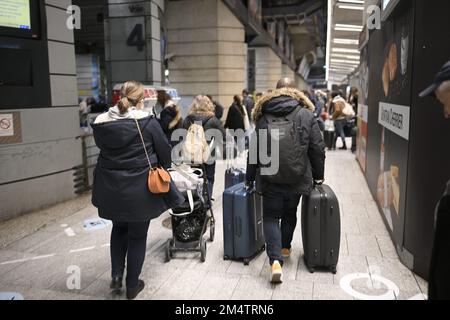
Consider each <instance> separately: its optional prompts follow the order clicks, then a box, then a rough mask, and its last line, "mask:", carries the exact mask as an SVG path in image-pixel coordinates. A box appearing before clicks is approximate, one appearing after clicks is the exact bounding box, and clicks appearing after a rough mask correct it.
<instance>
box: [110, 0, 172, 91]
mask: <svg viewBox="0 0 450 320" xmlns="http://www.w3.org/2000/svg"><path fill="white" fill-rule="evenodd" d="M163 12H164V1H163V0H159V1H156V0H152V1H150V0H145V1H144V0H143V1H133V2H130V1H129V0H108V17H107V19H106V20H105V38H106V39H105V60H106V66H107V72H108V87H109V89H110V90H111V88H112V86H113V85H114V84H117V83H123V82H125V81H127V80H137V81H140V82H143V83H148V84H158V85H160V84H161V81H162V79H163V77H162V67H161V65H162V63H161V61H163V57H161V51H162V50H161V19H162V18H163V17H162V13H163Z"/></svg>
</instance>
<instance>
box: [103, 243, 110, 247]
mask: <svg viewBox="0 0 450 320" xmlns="http://www.w3.org/2000/svg"><path fill="white" fill-rule="evenodd" d="M110 246H111V245H110V244H109V243H105V244H102V248H106V247H110Z"/></svg>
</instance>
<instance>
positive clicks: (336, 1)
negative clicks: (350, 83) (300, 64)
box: [326, 0, 364, 84]
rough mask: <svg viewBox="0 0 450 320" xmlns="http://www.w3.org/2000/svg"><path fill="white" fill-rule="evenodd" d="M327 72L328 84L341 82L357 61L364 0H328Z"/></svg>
mask: <svg viewBox="0 0 450 320" xmlns="http://www.w3.org/2000/svg"><path fill="white" fill-rule="evenodd" d="M328 1H329V8H328V35H329V37H328V44H327V62H326V72H327V80H328V83H329V84H342V83H343V82H345V81H346V80H347V78H348V76H349V75H350V74H352V73H354V72H355V70H356V68H357V67H358V66H359V64H360V53H359V50H358V47H359V38H360V34H361V31H362V30H363V13H364V0H328Z"/></svg>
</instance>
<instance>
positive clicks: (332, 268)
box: [330, 266, 337, 274]
mask: <svg viewBox="0 0 450 320" xmlns="http://www.w3.org/2000/svg"><path fill="white" fill-rule="evenodd" d="M330 271H331V272H332V273H333V274H336V273H337V270H336V266H333V267H330Z"/></svg>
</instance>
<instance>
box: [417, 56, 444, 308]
mask: <svg viewBox="0 0 450 320" xmlns="http://www.w3.org/2000/svg"><path fill="white" fill-rule="evenodd" d="M427 96H432V97H435V98H436V99H437V100H438V101H439V102H440V103H441V104H442V106H443V107H444V108H443V111H444V118H445V119H450V61H448V62H447V63H446V64H445V65H444V66H443V67H442V69H441V70H440V71H439V73H438V74H437V75H436V78H435V80H434V82H433V84H432V85H430V86H429V87H428V88H427V89H425V90H424V91H423V92H421V93H420V97H421V98H423V97H427ZM448 142H449V143H450V139H449V141H448ZM428 299H430V300H450V180H449V181H448V183H447V187H446V189H445V191H444V194H443V195H442V198H441V200H440V201H439V203H438V205H437V207H436V212H435V234H434V241H433V250H432V254H431V263H430V273H429V279H428Z"/></svg>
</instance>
